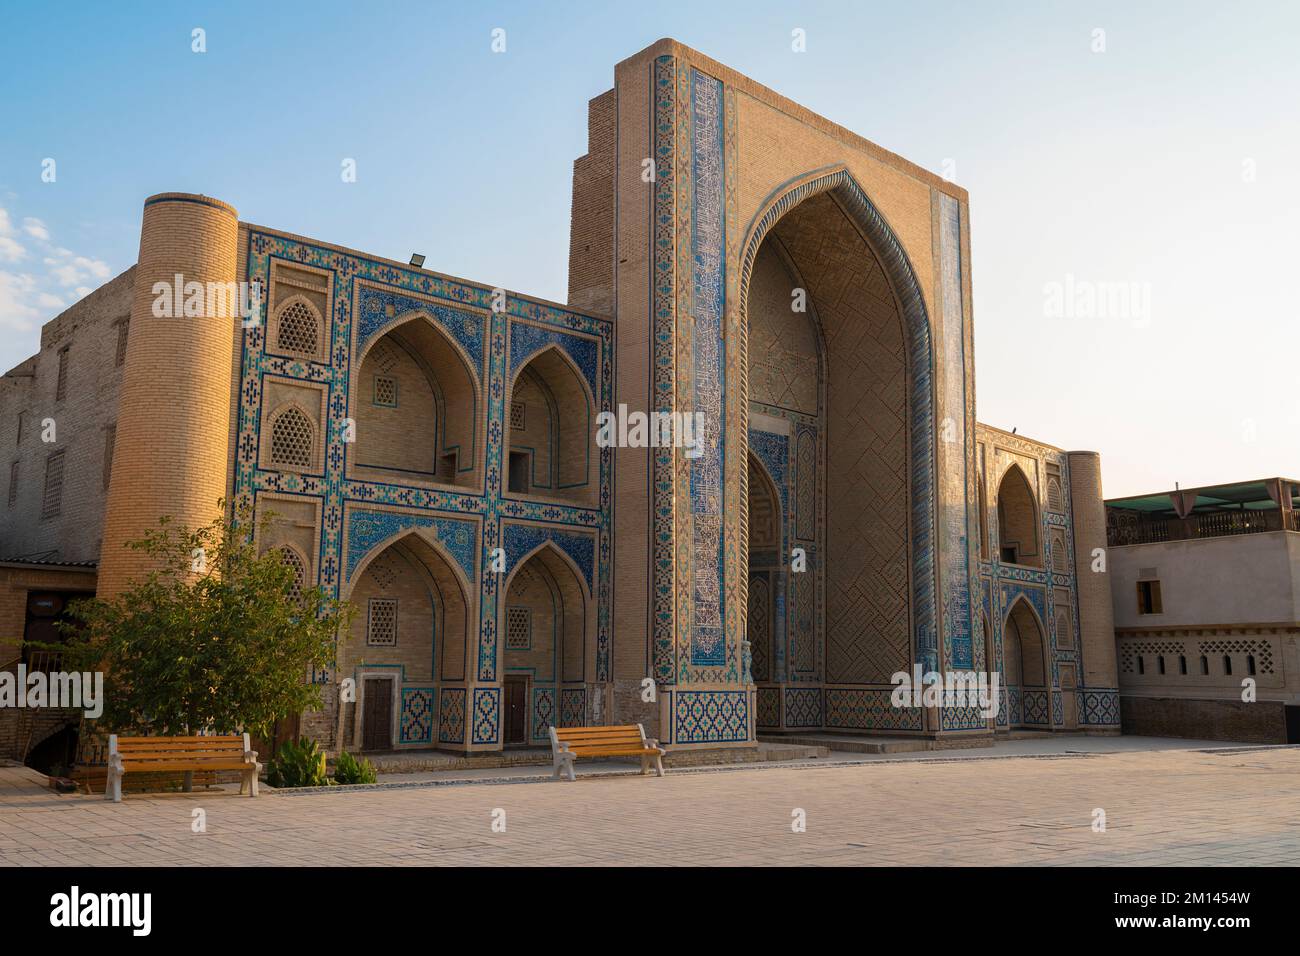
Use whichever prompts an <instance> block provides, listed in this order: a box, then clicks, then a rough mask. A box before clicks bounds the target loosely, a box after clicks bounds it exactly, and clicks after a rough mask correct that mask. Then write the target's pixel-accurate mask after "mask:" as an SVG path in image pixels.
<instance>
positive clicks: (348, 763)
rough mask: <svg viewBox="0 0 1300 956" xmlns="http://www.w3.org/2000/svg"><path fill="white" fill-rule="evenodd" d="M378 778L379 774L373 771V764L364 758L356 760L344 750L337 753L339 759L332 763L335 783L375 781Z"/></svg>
mask: <svg viewBox="0 0 1300 956" xmlns="http://www.w3.org/2000/svg"><path fill="white" fill-rule="evenodd" d="M378 779H379V774H378V773H377V772H376V771H375V765H374V764H372V763H371V762H370V761H369V760H366V759H364V758H362V759H361V760H358V759H357V758H356V757H354V756H352V754H350V753H348V752H347V751H346V750H345V751H343V752H342V753H341V754H339V759H338V761H337V762H335V764H334V782H335V783H339V784H349V783H375V782H376V781H377V780H378Z"/></svg>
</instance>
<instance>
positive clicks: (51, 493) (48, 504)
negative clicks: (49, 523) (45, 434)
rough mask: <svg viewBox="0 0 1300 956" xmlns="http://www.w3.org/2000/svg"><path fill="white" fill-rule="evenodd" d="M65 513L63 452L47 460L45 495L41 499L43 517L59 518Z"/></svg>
mask: <svg viewBox="0 0 1300 956" xmlns="http://www.w3.org/2000/svg"><path fill="white" fill-rule="evenodd" d="M62 512H63V452H61V451H56V452H55V453H54V454H52V455H50V457H49V458H47V459H45V493H44V495H42V497H41V517H42V518H57V517H58V516H59V515H60V514H61V513H62Z"/></svg>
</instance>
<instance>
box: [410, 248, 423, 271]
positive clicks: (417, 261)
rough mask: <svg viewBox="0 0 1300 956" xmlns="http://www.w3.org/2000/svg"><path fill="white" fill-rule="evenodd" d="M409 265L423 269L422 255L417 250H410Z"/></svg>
mask: <svg viewBox="0 0 1300 956" xmlns="http://www.w3.org/2000/svg"><path fill="white" fill-rule="evenodd" d="M411 265H413V266H415V268H417V269H423V268H424V256H422V255H420V254H419V253H418V252H412V253H411Z"/></svg>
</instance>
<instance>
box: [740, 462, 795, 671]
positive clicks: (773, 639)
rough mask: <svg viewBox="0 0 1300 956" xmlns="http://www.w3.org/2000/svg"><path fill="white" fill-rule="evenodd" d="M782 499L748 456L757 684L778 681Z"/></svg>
mask: <svg viewBox="0 0 1300 956" xmlns="http://www.w3.org/2000/svg"><path fill="white" fill-rule="evenodd" d="M781 511H782V509H781V499H780V496H779V495H778V494H777V490H776V485H774V484H773V483H772V479H771V477H769V475H768V474H767V470H766V469H765V468H764V467H763V465H762V463H761V462H759V461H758V459H757V458H755V457H754V455H753V454H752V453H751V454H750V456H749V613H748V614H747V615H746V628H747V639H748V640H749V650H750V660H751V663H750V673H751V675H752V677H753V681H754V683H755V684H766V683H769V682H773V681H777V680H779V679H780V678H779V677H778V666H777V654H776V649H777V647H779V646H780V643H779V641H780V635H781V634H783V633H784V630H785V628H784V623H785V622H784V621H783V620H781V619H780V616H779V615H778V609H783V608H784V605H785V601H784V595H785V588H786V562H785V555H784V552H783V548H782V540H781V537H782V536H781V526H782V514H781Z"/></svg>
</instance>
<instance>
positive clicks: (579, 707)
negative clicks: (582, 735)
mask: <svg viewBox="0 0 1300 956" xmlns="http://www.w3.org/2000/svg"><path fill="white" fill-rule="evenodd" d="M586 711H587V692H586V691H585V690H583V689H582V688H581V687H566V688H564V689H563V690H561V691H560V726H561V727H581V726H583V724H585V723H586V722H587V713H586Z"/></svg>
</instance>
